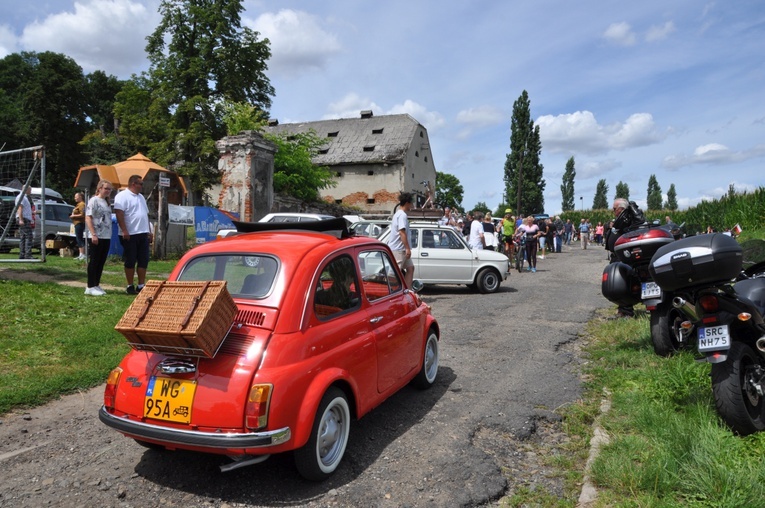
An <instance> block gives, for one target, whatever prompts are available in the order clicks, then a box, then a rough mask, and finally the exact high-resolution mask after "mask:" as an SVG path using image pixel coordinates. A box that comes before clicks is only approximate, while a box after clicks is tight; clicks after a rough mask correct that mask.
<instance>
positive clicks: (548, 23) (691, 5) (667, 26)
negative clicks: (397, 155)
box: [0, 0, 765, 213]
mask: <svg viewBox="0 0 765 508" xmlns="http://www.w3.org/2000/svg"><path fill="white" fill-rule="evenodd" d="M8 3H10V2H6V5H5V6H4V7H3V17H2V18H1V19H0V57H3V56H5V55H7V54H9V53H13V52H18V51H38V52H39V51H55V52H59V53H64V54H66V55H68V56H70V57H72V58H73V59H74V60H75V61H76V62H77V63H78V64H80V65H81V66H82V67H83V70H84V72H86V73H87V72H92V71H94V70H103V71H105V72H107V73H108V74H113V75H115V76H117V77H119V78H128V77H129V76H130V75H131V74H132V73H140V72H141V71H144V70H147V69H148V61H147V59H146V54H145V52H144V47H145V37H146V36H147V35H148V34H150V33H151V32H152V30H153V29H154V27H155V26H156V25H157V23H158V20H159V16H158V14H157V6H158V5H159V2H158V0H80V1H78V2H72V1H69V0H26V1H24V2H12V5H7V4H8ZM244 6H245V12H244V13H243V16H242V21H243V25H245V26H248V27H250V28H253V29H255V30H257V31H259V32H260V33H261V35H262V36H263V37H268V38H269V39H270V41H271V49H272V58H271V60H270V61H269V71H268V76H269V78H270V79H271V82H272V84H273V86H274V88H275V89H276V96H275V97H274V99H273V106H272V108H271V117H272V118H277V119H279V121H280V123H288V122H297V121H309V120H318V119H325V118H340V117H355V116H357V115H358V113H359V111H361V110H365V109H371V110H373V111H374V113H375V114H376V115H383V114H396V113H408V114H410V115H411V116H413V117H414V118H415V119H417V120H418V121H419V122H420V123H422V124H423V125H424V126H425V127H426V128H427V129H428V133H429V136H430V141H431V149H432V156H433V160H434V162H435V164H436V169H437V170H438V171H442V172H446V173H452V174H454V175H455V176H457V178H459V180H460V182H461V183H462V185H463V187H464V189H465V198H464V201H463V205H464V207H465V208H471V207H472V206H473V205H475V204H476V203H477V202H479V201H484V202H486V203H487V204H488V205H489V206H490V207H492V208H494V207H496V206H497V204H498V203H500V202H501V200H502V193H503V190H504V183H503V175H504V163H505V158H506V155H507V153H508V151H509V136H510V118H511V114H512V108H513V103H514V102H515V101H516V100H517V99H518V97H519V96H520V95H521V93H522V92H523V90H526V91H527V92H528V94H529V98H530V101H531V114H532V118H533V119H534V121H535V122H536V124H537V125H539V126H540V132H541V138H542V158H541V162H542V164H543V165H544V178H545V181H546V188H545V192H544V194H545V208H546V211H547V212H548V213H556V212H559V211H560V210H561V196H560V186H561V179H562V175H563V171H564V169H565V164H566V161H567V160H568V159H569V158H570V157H572V156H573V157H574V159H575V163H576V179H575V195H576V198H575V200H576V207H577V208H579V207H580V206H581V205H584V208H585V209H586V208H589V207H590V206H591V205H592V200H593V196H594V191H595V187H596V185H597V182H598V181H599V180H600V179H605V180H606V183H607V185H608V188H609V191H608V198H609V199H611V198H612V197H613V194H614V192H615V190H616V184H617V183H618V182H620V181H622V182H625V183H627V184H628V185H629V188H630V194H631V198H632V199H634V200H635V201H637V202H638V204H640V205H641V206H645V201H646V191H647V186H648V178H649V176H650V175H651V174H654V175H656V178H657V180H658V182H659V185H660V186H661V189H662V191H663V192H664V194H665V196H666V192H667V190H669V187H670V185H671V184H674V185H675V189H676V191H677V196H678V202H679V204H680V207H681V208H686V207H688V206H693V205H694V204H696V203H698V202H699V201H701V200H702V199H713V198H719V197H720V196H722V195H723V194H725V193H726V192H727V190H728V188H729V186H730V185H731V184H733V185H734V187H735V189H736V190H737V191H745V190H753V189H755V188H757V187H760V186H765V57H764V56H763V55H765V3H764V2H762V1H761V0H733V1H730V2H707V3H704V2H703V1H702V2H699V1H695V0H676V1H672V2H667V1H665V0H662V1H657V0H644V1H642V2H617V1H608V0H579V1H577V2H571V1H565V0H537V1H535V2H512V1H507V0H501V1H499V0H498V1H489V0H486V1H458V0H452V1H443V0H409V1H401V0H388V1H385V2H371V1H361V0H355V1H354V0H338V1H333V0H328V1H325V2H316V1H313V0H304V1H290V0H282V1H276V0H270V1H266V0H262V1H259V0H250V1H245V2H244ZM580 197H581V198H582V199H580ZM512 201H513V202H514V200H512Z"/></svg>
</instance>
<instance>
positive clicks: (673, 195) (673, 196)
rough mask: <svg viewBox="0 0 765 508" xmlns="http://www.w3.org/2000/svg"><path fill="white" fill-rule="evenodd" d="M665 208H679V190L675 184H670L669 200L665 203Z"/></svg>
mask: <svg viewBox="0 0 765 508" xmlns="http://www.w3.org/2000/svg"><path fill="white" fill-rule="evenodd" d="M664 208H666V209H667V210H677V191H676V190H675V184H674V183H673V184H670V186H669V190H668V191H667V202H666V203H664Z"/></svg>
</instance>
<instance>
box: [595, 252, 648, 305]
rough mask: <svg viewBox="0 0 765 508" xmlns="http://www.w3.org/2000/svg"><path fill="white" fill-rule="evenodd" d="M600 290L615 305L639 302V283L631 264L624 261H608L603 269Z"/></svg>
mask: <svg viewBox="0 0 765 508" xmlns="http://www.w3.org/2000/svg"><path fill="white" fill-rule="evenodd" d="M600 291H601V292H602V293H603V296H604V297H606V299H607V300H608V301H610V302H613V303H615V304H617V305H635V304H636V303H640V284H639V281H638V280H637V277H636V276H635V272H634V270H633V269H632V267H631V266H629V265H627V264H625V263H619V262H616V263H610V264H609V265H607V266H606V268H605V269H604V270H603V280H602V282H601V284H600Z"/></svg>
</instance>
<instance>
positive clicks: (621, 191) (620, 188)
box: [614, 180, 630, 200]
mask: <svg viewBox="0 0 765 508" xmlns="http://www.w3.org/2000/svg"><path fill="white" fill-rule="evenodd" d="M616 198H624V199H626V200H629V199H630V186H629V185H627V184H626V183H624V182H622V181H621V180H620V181H619V183H617V184H616V194H615V195H614V199H616Z"/></svg>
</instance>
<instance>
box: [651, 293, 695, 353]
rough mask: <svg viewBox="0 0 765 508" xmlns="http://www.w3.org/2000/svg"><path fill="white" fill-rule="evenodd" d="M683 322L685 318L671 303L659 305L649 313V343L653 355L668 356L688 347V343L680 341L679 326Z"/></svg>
mask: <svg viewBox="0 0 765 508" xmlns="http://www.w3.org/2000/svg"><path fill="white" fill-rule="evenodd" d="M683 321H685V317H684V316H683V314H682V313H681V312H680V310H679V309H676V308H674V307H673V306H672V304H671V303H660V304H659V305H657V306H656V310H653V311H651V342H652V343H653V351H654V353H656V354H657V355H659V356H670V355H672V354H674V353H677V352H678V351H680V350H681V349H684V348H686V347H688V342H685V343H684V342H682V341H681V340H680V324H681V323H682V322H683ZM688 336H689V337H690V336H692V334H689V335H688Z"/></svg>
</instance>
